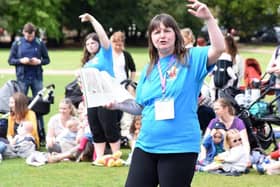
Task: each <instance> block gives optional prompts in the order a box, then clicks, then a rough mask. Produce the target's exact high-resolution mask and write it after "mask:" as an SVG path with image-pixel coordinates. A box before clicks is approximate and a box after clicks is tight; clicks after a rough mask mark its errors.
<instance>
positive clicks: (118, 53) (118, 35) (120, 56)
mask: <svg viewBox="0 0 280 187" xmlns="http://www.w3.org/2000/svg"><path fill="white" fill-rule="evenodd" d="M110 40H111V43H112V49H113V66H114V73H115V77H116V79H117V80H119V82H122V81H124V80H126V79H129V80H132V81H135V75H136V66H135V63H134V60H133V58H132V56H131V54H130V53H129V52H127V51H125V48H124V44H125V43H124V42H125V35H124V33H123V32H121V31H117V32H114V33H113V34H112V36H111V38H110Z"/></svg>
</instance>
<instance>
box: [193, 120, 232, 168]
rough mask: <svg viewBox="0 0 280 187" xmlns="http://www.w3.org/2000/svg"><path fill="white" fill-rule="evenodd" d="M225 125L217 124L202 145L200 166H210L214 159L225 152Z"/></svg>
mask: <svg viewBox="0 0 280 187" xmlns="http://www.w3.org/2000/svg"><path fill="white" fill-rule="evenodd" d="M225 128H226V127H225V125H224V124H223V123H221V122H216V123H215V124H214V128H213V129H212V130H211V132H210V134H209V135H208V136H206V137H205V138H204V140H203V142H202V145H201V152H200V154H199V159H198V160H199V161H198V165H207V164H210V163H211V162H212V161H213V160H214V157H215V156H216V155H217V154H219V153H222V152H224V151H225V150H224V137H225V132H226V131H225Z"/></svg>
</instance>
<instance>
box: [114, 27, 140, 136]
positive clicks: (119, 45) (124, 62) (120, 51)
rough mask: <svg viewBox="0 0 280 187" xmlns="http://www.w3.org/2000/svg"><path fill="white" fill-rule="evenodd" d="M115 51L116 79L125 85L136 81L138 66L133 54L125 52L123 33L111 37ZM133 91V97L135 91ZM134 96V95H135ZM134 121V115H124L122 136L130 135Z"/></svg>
mask: <svg viewBox="0 0 280 187" xmlns="http://www.w3.org/2000/svg"><path fill="white" fill-rule="evenodd" d="M110 40H111V43H112V49H113V66H114V73H115V77H116V79H117V80H118V81H119V82H120V83H121V84H125V83H126V81H132V82H134V81H135V76H136V66H135V63H134V60H133V58H132V56H131V54H130V53H129V52H127V51H125V35H124V33H123V32H121V31H117V32H114V33H113V34H112V36H111V37H110ZM127 90H128V91H131V92H132V93H131V94H132V95H133V92H134V91H135V90H129V87H127ZM133 96H134V95H133ZM132 121H133V115H131V114H128V113H126V112H124V113H123V115H122V119H121V121H120V128H121V135H122V137H124V138H125V137H127V136H128V135H129V128H130V125H131V123H132Z"/></svg>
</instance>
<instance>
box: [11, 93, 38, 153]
mask: <svg viewBox="0 0 280 187" xmlns="http://www.w3.org/2000/svg"><path fill="white" fill-rule="evenodd" d="M9 107H10V115H9V117H8V130H7V139H8V140H9V142H11V141H12V139H13V137H14V136H15V135H16V134H17V128H18V126H19V125H20V124H21V123H22V122H23V121H30V122H31V123H32V125H33V131H32V136H33V137H34V138H35V142H36V145H37V149H38V148H39V147H40V140H39V135H38V130H37V120H36V114H35V112H33V111H32V110H30V109H28V98H27V97H26V96H25V95H24V94H23V93H20V92H16V93H14V94H13V95H12V97H10V100H9Z"/></svg>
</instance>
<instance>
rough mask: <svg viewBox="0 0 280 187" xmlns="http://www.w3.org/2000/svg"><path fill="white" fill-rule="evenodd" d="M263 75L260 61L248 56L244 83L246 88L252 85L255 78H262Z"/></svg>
mask: <svg viewBox="0 0 280 187" xmlns="http://www.w3.org/2000/svg"><path fill="white" fill-rule="evenodd" d="M261 75H262V71H261V67H260V64H259V62H258V61H257V60H256V59H255V58H247V59H246V60H245V71H244V84H245V88H248V87H249V88H250V87H251V86H252V82H253V80H255V79H257V80H260V79H261Z"/></svg>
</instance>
